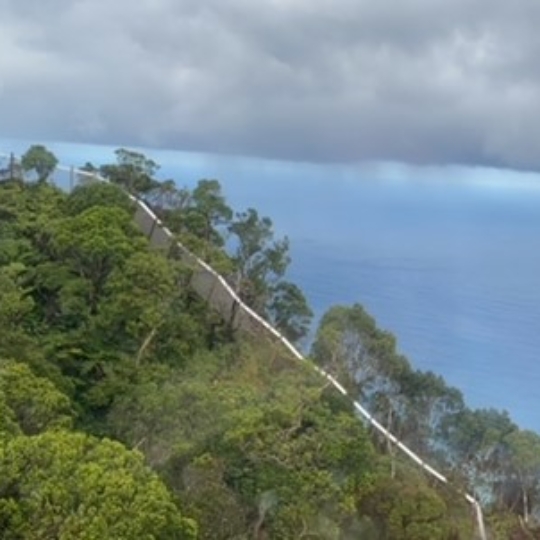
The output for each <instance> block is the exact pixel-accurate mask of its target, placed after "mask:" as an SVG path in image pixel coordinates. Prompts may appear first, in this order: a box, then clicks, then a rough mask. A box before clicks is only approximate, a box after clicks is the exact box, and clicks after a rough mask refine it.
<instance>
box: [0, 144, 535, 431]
mask: <svg viewBox="0 0 540 540" xmlns="http://www.w3.org/2000/svg"><path fill="white" fill-rule="evenodd" d="M10 143H11V147H10V149H14V150H15V151H17V150H18V149H17V148H16V147H15V148H13V146H14V143H13V142H10ZM49 146H50V147H51V148H52V149H53V150H54V151H55V152H56V153H57V155H58V156H59V157H60V158H61V160H62V161H63V162H65V163H67V164H82V163H84V162H86V161H95V162H96V163H105V162H111V161H112V160H113V158H114V156H113V154H112V149H110V148H104V147H94V146H92V147H87V146H75V145H61V144H57V145H49ZM4 147H5V146H4ZM147 153H148V155H150V156H151V157H152V158H153V159H155V160H156V161H157V162H158V163H161V165H162V171H161V172H162V176H163V177H164V178H168V177H170V178H174V179H175V180H177V182H178V183H179V184H185V185H188V186H190V185H194V184H195V183H196V181H197V180H198V179H200V178H218V179H219V180H220V181H221V183H222V186H223V189H224V192H225V194H226V195H227V198H228V200H229V202H230V204H231V206H233V208H235V209H237V210H242V209H245V208H246V207H249V206H252V207H255V208H257V209H258V210H259V211H260V213H262V214H265V215H268V216H270V217H271V218H272V219H273V221H274V225H275V229H276V231H277V232H278V234H287V235H288V236H289V238H290V240H291V254H292V258H293V263H292V265H291V268H290V272H289V278H290V279H292V280H294V281H295V282H297V283H298V284H299V285H300V286H301V287H302V289H303V290H304V291H305V293H306V296H307V297H308V299H309V301H310V303H311V305H312V307H313V308H314V311H315V313H316V315H317V317H320V316H321V314H322V313H323V312H324V311H325V310H326V309H328V308H329V307H330V306H332V305H335V304H352V303H355V302H359V303H361V304H363V305H364V306H365V307H366V308H367V310H368V311H369V312H370V313H372V314H373V315H374V316H375V317H376V319H377V321H378V323H379V326H380V327H382V328H384V329H387V330H389V331H391V332H392V333H394V334H395V335H396V336H397V338H398V345H399V348H400V350H401V351H402V352H403V353H404V354H405V355H406V356H407V357H408V358H409V359H410V361H411V362H412V364H413V365H414V366H415V367H418V368H420V369H424V370H432V371H434V372H436V373H439V374H441V375H443V376H444V378H445V379H446V380H447V382H448V383H449V384H451V385H453V386H456V387H458V388H459V389H460V390H462V391H463V393H464V396H465V398H466V401H467V402H468V404H469V405H471V406H473V407H495V408H498V409H505V410H508V411H509V413H510V414H511V416H512V417H513V419H514V420H515V421H516V422H518V423H519V424H520V425H521V426H523V427H526V428H530V429H535V430H537V431H539V432H540V414H538V413H537V411H538V410H540V354H539V352H540V286H539V285H540V234H539V233H540V176H538V175H535V174H525V173H518V172H513V171H501V170H490V169H471V168H459V167H446V168H445V167H439V168H437V167H431V168H426V167H424V168H421V167H407V166H404V165H400V164H392V163H386V164H362V165H357V166H347V167H346V166H339V165H313V164H302V163H297V164H292V163H280V162H270V161H263V160H255V159H245V158H231V157H220V156H208V155H200V154H186V153H178V152H164V151H160V152H151V151H148V152H147Z"/></svg>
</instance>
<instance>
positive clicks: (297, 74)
mask: <svg viewBox="0 0 540 540" xmlns="http://www.w3.org/2000/svg"><path fill="white" fill-rule="evenodd" d="M0 6H1V7H2V17H1V19H0V136H3V137H22V138H27V139H39V140H65V141H75V142H91V143H101V144H115V145H138V146H149V147H155V148H171V149H177V150H187V151H202V152H216V153H233V154H239V155H250V156H259V157H265V158H278V159H290V160H302V161H315V162H321V161H322V162H356V161H362V160H397V161H405V162H408V163H419V164H448V163H461V164H479V165H490V166H505V167H514V168H529V169H537V168H539V167H540V151H539V141H540V99H539V96H540V64H539V63H538V61H537V58H538V57H539V53H540V33H538V31H537V27H538V23H539V22H540V3H538V2H537V1H536V0H516V1H515V2H506V1H503V0H490V1H488V0H454V1H453V2H448V1H447V0H407V1H405V2H404V1H402V0H381V1H379V2H373V1H368V0H332V1H330V0H319V1H318V2H312V1H308V0H259V1H258V2H253V1H248V0H201V1H195V0H138V1H137V2H128V1H127V0H48V1H47V2H42V1H38V0H25V1H24V2H22V1H20V0H0Z"/></svg>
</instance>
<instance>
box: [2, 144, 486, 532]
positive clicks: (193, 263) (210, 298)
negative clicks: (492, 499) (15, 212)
mask: <svg viewBox="0 0 540 540" xmlns="http://www.w3.org/2000/svg"><path fill="white" fill-rule="evenodd" d="M19 170H20V169H19V166H18V162H17V160H15V159H14V158H13V156H9V155H6V154H0V180H1V179H5V178H9V177H10V176H11V177H12V176H13V173H14V171H16V172H18V171H19ZM52 180H53V181H54V183H55V184H56V185H58V186H59V187H60V188H62V189H65V190H68V191H71V190H72V189H73V188H74V187H75V186H76V185H77V184H79V183H84V182H107V179H105V178H103V177H100V176H99V175H97V174H95V173H90V172H87V171H83V170H80V169H75V168H73V167H63V166H58V167H56V169H55V172H54V173H53V175H52ZM129 196H130V198H131V199H132V200H133V202H134V203H135V204H136V211H135V216H134V220H135V223H136V224H137V225H138V227H139V228H140V230H141V231H142V232H143V234H145V235H146V236H147V238H148V239H149V242H150V245H151V246H152V247H155V248H160V249H165V250H172V249H174V250H175V252H176V253H178V256H179V258H180V260H182V261H183V262H185V263H187V264H189V265H190V267H191V268H193V275H192V278H191V283H190V285H191V287H192V288H193V290H194V291H195V292H196V293H197V294H198V295H199V296H200V297H202V298H203V299H204V300H206V301H207V302H208V305H209V306H210V307H211V308H212V309H214V310H215V311H217V312H218V313H219V314H220V316H221V317H222V318H223V319H224V320H227V321H230V322H231V323H232V325H233V328H235V329H237V330H240V331H241V332H248V333H257V332H263V333H264V334H265V335H266V336H268V337H269V338H270V339H271V340H272V341H274V342H276V343H278V344H279V345H280V346H282V347H283V348H284V349H285V351H287V353H288V354H290V355H292V356H293V357H294V358H295V359H296V360H300V361H303V362H308V364H309V365H310V366H311V368H312V369H314V370H315V371H316V372H317V373H318V374H319V375H320V376H321V377H323V378H325V379H326V380H327V381H329V382H330V384H332V385H333V387H334V388H335V389H336V390H337V391H338V392H340V393H341V394H342V395H343V396H345V397H347V398H348V399H349V400H350V401H351V403H352V404H353V406H354V409H355V410H356V411H357V412H358V413H359V414H360V415H361V416H362V417H363V418H364V419H365V420H366V421H367V422H368V423H369V424H371V425H372V426H373V427H374V428H375V429H376V430H377V431H378V432H379V433H381V434H382V435H383V436H384V437H385V438H386V439H387V440H389V441H390V442H391V443H392V444H394V445H395V446H396V447H397V448H399V449H400V450H401V451H402V452H403V453H404V454H405V455H406V456H407V457H408V458H410V459H411V460H412V461H413V462H415V463H416V464H417V465H418V466H420V467H421V468H422V469H424V471H425V472H426V473H427V474H429V475H430V476H432V477H433V478H435V479H437V480H438V481H439V482H441V483H442V484H445V485H447V486H449V487H452V486H451V484H450V483H449V481H448V479H447V478H446V477H445V476H444V475H443V474H441V473H440V472H438V471H437V470H435V469H434V468H433V467H431V466H430V465H429V464H428V463H427V462H425V461H424V460H423V459H422V458H421V457H420V456H418V454H416V453H415V452H414V451H412V450H411V449H410V448H409V447H408V446H406V445H405V444H404V443H402V442H401V441H400V440H399V439H398V438H397V437H396V436H395V435H393V434H392V433H391V432H390V431H389V430H387V429H386V428H385V427H384V426H383V425H382V424H381V423H380V422H378V421H377V419H376V418H374V417H373V416H372V415H371V414H370V413H369V412H368V411H367V410H366V409H365V408H364V407H363V406H362V405H361V404H360V403H359V402H358V401H356V400H355V399H354V398H352V397H351V396H349V394H348V392H347V390H346V389H345V388H344V387H343V386H342V385H341V384H340V383H339V381H337V380H336V379H335V378H334V377H333V376H332V375H331V374H330V373H327V372H326V371H324V370H323V369H321V368H319V367H318V366H316V365H315V364H313V363H312V362H309V361H308V360H307V358H305V357H304V356H303V355H302V354H301V353H300V351H298V349H296V347H295V346H294V345H293V344H292V343H290V342H289V341H288V340H287V339H286V338H285V337H284V336H282V335H281V334H280V333H279V332H278V331H277V330H276V329H275V328H274V327H273V326H272V325H270V324H269V323H268V322H267V321H265V320H264V319H263V318H262V317H260V316H259V315H258V314H257V313H255V312H254V311H253V310H252V309H251V308H250V307H249V306H247V305H246V304H245V303H244V302H243V301H242V300H241V299H240V297H239V296H238V295H237V294H236V292H235V291H234V290H233V289H232V287H231V286H230V285H229V284H228V283H227V281H226V280H225V279H224V278H223V277H222V276H221V275H220V274H218V273H217V272H216V271H215V270H214V269H213V268H212V267H211V266H209V265H208V264H207V263H205V262H204V261H203V260H201V259H200V258H198V257H197V256H195V255H194V254H193V253H191V252H190V251H189V250H188V249H187V248H186V247H185V246H184V245H182V244H181V243H180V242H178V241H177V240H176V239H175V237H174V235H173V234H172V233H171V231H170V230H169V229H168V228H167V227H166V226H165V224H164V223H162V222H161V220H160V219H159V218H158V217H157V216H156V215H155V214H154V212H152V210H151V209H150V208H149V207H148V205H147V204H146V203H145V202H144V201H142V200H140V199H137V198H136V197H134V196H133V195H129ZM458 491H459V493H461V494H462V495H463V497H465V499H466V500H467V502H468V503H469V504H471V506H472V508H473V510H474V513H475V516H476V521H477V528H478V538H479V540H487V536H486V530H485V525H484V516H483V512H482V507H481V506H480V503H479V502H478V501H477V500H476V499H475V498H474V497H473V496H472V495H470V494H468V493H463V492H461V490H458Z"/></svg>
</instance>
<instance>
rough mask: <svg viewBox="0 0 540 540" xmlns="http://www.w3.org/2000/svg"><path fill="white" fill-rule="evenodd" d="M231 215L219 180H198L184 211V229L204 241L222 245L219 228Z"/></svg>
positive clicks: (224, 224)
mask: <svg viewBox="0 0 540 540" xmlns="http://www.w3.org/2000/svg"><path fill="white" fill-rule="evenodd" d="M232 216H233V212H232V210H231V209H230V208H229V206H228V205H227V203H226V202H225V197H224V196H223V194H222V193H221V186H220V184H219V182H218V181H217V180H199V182H198V184H197V187H196V188H195V189H194V190H193V192H192V194H191V200H190V204H189V206H188V208H187V209H186V211H185V226H186V229H187V230H188V231H189V232H190V233H191V234H193V235H195V236H198V237H199V238H202V239H203V240H204V241H205V242H206V243H208V244H214V245H216V246H219V247H222V246H223V244H224V240H223V236H222V233H221V232H220V230H219V229H220V228H221V227H224V226H226V225H228V224H229V222H230V220H231V218H232Z"/></svg>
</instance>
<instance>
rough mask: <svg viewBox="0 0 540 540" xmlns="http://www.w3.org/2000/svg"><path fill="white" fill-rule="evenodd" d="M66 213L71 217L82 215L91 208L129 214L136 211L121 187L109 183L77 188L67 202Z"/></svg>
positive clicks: (85, 185)
mask: <svg viewBox="0 0 540 540" xmlns="http://www.w3.org/2000/svg"><path fill="white" fill-rule="evenodd" d="M65 204H66V211H67V213H68V214H69V215H70V216H76V215H78V214H81V213H82V212H84V211H85V210H88V209H89V208H93V207H94V206H100V207H103V208H122V209H123V210H125V211H126V212H127V213H132V212H133V211H134V204H133V201H131V199H130V198H129V197H128V195H127V194H126V192H125V191H124V190H122V189H121V188H120V187H119V186H117V185H114V184H108V183H107V182H94V183H91V184H84V185H81V186H77V187H76V188H75V189H74V190H73V191H72V192H71V193H70V194H69V196H68V198H67V200H66V203H65Z"/></svg>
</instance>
